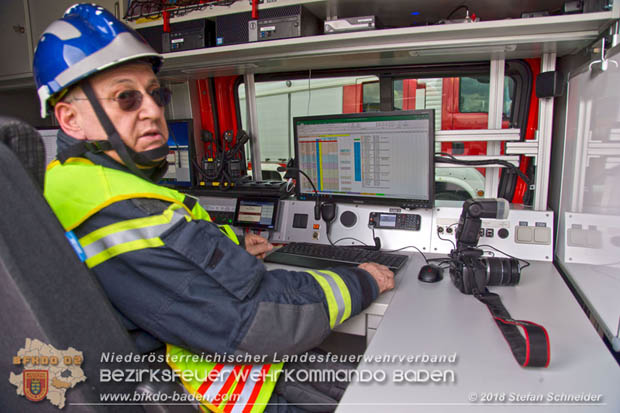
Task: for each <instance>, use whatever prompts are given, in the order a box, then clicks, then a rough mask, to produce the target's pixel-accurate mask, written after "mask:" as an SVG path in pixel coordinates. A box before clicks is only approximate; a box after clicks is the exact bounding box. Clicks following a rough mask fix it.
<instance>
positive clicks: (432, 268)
mask: <svg viewBox="0 0 620 413" xmlns="http://www.w3.org/2000/svg"><path fill="white" fill-rule="evenodd" d="M442 273H443V270H442V269H441V267H439V266H438V265H433V264H426V265H424V266H423V267H422V268H420V273H419V274H418V280H420V281H423V282H425V283H436V282H437V281H441V280H442V279H443V274H442Z"/></svg>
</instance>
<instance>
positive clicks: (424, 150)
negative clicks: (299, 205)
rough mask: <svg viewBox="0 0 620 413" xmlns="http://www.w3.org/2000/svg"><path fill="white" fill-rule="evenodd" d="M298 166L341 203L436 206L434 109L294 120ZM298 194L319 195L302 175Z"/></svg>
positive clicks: (322, 191)
mask: <svg viewBox="0 0 620 413" xmlns="http://www.w3.org/2000/svg"><path fill="white" fill-rule="evenodd" d="M293 126H294V134H295V161H296V166H297V167H298V168H299V169H301V170H302V171H303V172H305V173H306V174H308V175H309V176H310V177H311V178H312V180H313V181H314V184H315V186H316V188H317V191H318V193H319V194H320V195H321V196H322V197H328V198H331V199H333V200H335V201H339V202H360V203H368V204H387V205H394V206H400V207H404V208H431V207H432V206H433V197H434V180H435V165H434V162H433V159H434V158H433V157H434V148H435V127H434V114H433V110H415V111H395V112H368V113H355V114H342V115H325V116H306V117H296V118H294V119H293ZM297 183H298V184H297V185H296V191H297V197H298V198H299V199H309V198H312V197H314V196H315V195H314V190H313V189H312V185H310V183H308V180H307V179H306V178H305V177H303V175H301V174H300V175H299V176H298V177H297Z"/></svg>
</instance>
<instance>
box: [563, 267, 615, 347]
mask: <svg viewBox="0 0 620 413" xmlns="http://www.w3.org/2000/svg"><path fill="white" fill-rule="evenodd" d="M562 266H563V267H564V268H565V272H566V275H567V277H568V278H569V279H570V280H571V282H572V283H573V285H574V286H575V288H576V289H577V291H579V294H580V295H581V297H582V298H583V300H585V302H586V304H587V305H588V308H589V309H590V311H592V314H593V315H594V317H595V318H596V319H597V320H598V321H599V323H600V324H601V327H602V328H603V329H604V332H605V335H607V337H608V338H609V339H610V340H614V341H615V342H616V346H619V347H620V337H618V334H619V332H620V295H619V293H620V274H619V272H620V271H619V270H618V268H615V267H611V266H603V265H600V266H595V265H587V264H572V263H563V264H562ZM618 350H619V351H620V348H618Z"/></svg>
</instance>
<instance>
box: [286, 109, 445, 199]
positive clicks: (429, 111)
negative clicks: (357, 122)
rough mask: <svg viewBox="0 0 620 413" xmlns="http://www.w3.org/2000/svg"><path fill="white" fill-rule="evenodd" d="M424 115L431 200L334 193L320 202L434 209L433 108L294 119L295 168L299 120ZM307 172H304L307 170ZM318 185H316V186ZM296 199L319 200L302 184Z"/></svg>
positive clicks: (297, 162) (296, 186)
mask: <svg viewBox="0 0 620 413" xmlns="http://www.w3.org/2000/svg"><path fill="white" fill-rule="evenodd" d="M420 114H425V115H427V116H428V119H429V134H428V139H429V142H428V144H429V146H428V148H429V154H428V155H429V159H428V162H429V174H428V175H429V176H428V180H429V182H428V188H429V199H428V200H426V199H408V198H379V197H363V196H356V195H334V194H322V193H319V194H320V197H321V200H327V201H333V202H341V203H352V204H369V205H389V206H396V207H399V208H405V209H416V208H433V206H434V203H435V110H434V109H419V110H398V111H389V112H361V113H343V114H335V115H313V116H297V117H294V118H293V141H294V147H295V159H294V162H295V168H299V159H298V158H299V139H298V136H297V124H298V122H300V121H310V120H323V119H325V120H328V119H356V118H369V117H386V116H387V117H389V116H403V115H405V116H406V115H420ZM304 172H305V171H304ZM295 175H296V176H295V179H296V182H301V181H300V177H301V174H300V173H299V172H296V173H295ZM314 184H315V185H316V183H314ZM295 196H296V197H297V199H300V200H306V199H308V200H310V199H316V195H315V194H314V192H303V193H302V192H301V185H295Z"/></svg>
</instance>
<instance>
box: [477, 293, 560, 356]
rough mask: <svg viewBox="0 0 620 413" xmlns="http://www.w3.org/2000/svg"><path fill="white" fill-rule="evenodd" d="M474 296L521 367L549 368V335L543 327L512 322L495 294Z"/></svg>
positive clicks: (522, 322) (519, 321) (531, 323)
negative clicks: (491, 317) (482, 305)
mask: <svg viewBox="0 0 620 413" xmlns="http://www.w3.org/2000/svg"><path fill="white" fill-rule="evenodd" d="M474 296H475V297H476V298H477V299H478V300H479V301H481V302H482V303H484V304H486V306H487V307H488V308H489V311H490V312H491V315H492V316H493V319H494V320H495V323H496V324H497V326H498V327H499V329H500V331H501V332H502V334H503V335H504V338H505V339H506V341H507V342H508V345H509V346H510V349H511V350H512V354H513V355H514V357H515V359H516V360H517V362H518V363H519V364H520V365H521V366H523V367H548V366H549V360H550V357H551V350H550V348H549V334H548V333H547V330H545V328H544V327H543V326H541V325H539V324H536V323H533V322H531V321H524V320H513V319H512V317H511V316H510V313H508V310H506V307H504V304H503V303H502V301H501V299H500V297H499V295H497V294H494V293H490V292H488V291H486V292H484V293H482V294H474ZM519 327H521V328H522V329H523V332H524V333H525V337H524V336H523V335H522V334H521V331H520V330H519Z"/></svg>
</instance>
